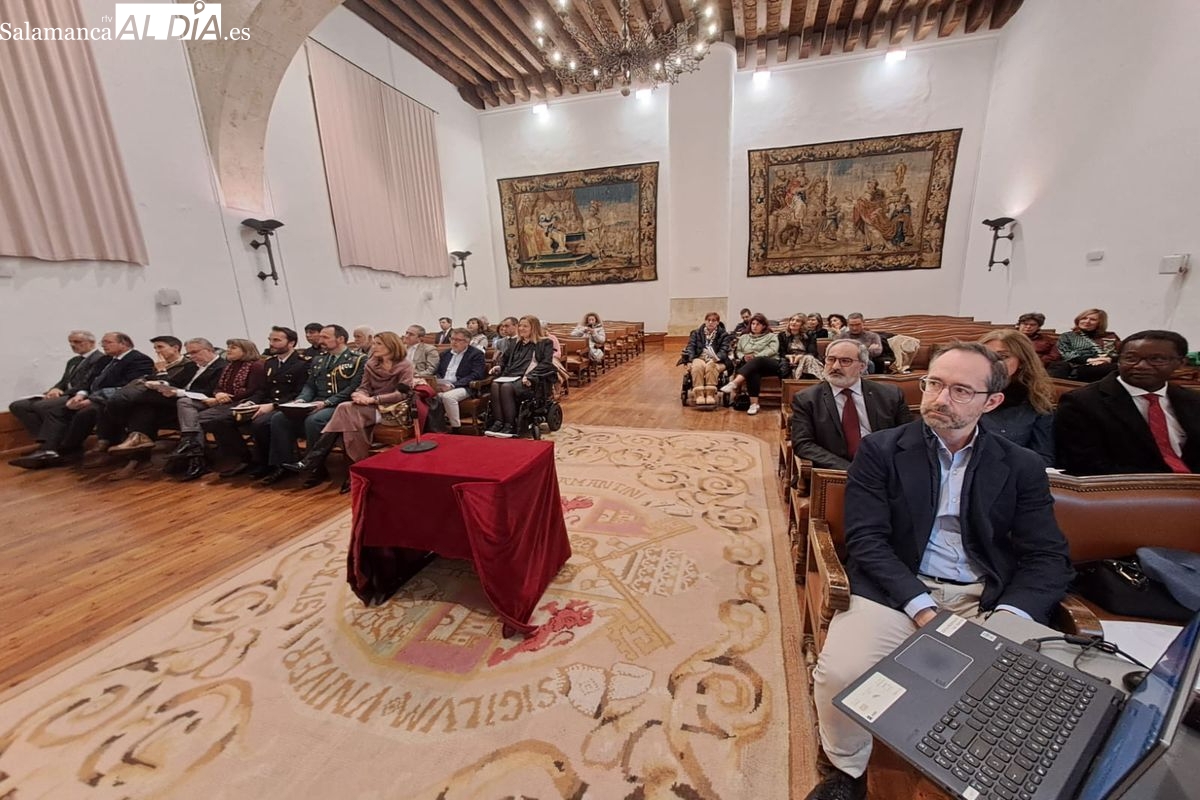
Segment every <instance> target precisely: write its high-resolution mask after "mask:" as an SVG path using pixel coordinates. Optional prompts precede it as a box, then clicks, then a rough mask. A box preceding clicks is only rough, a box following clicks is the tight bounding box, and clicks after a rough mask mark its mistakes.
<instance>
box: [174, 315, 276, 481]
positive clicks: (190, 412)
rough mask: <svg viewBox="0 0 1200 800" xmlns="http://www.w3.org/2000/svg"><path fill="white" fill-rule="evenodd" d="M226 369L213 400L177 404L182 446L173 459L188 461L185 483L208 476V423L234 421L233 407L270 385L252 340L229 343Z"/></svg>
mask: <svg viewBox="0 0 1200 800" xmlns="http://www.w3.org/2000/svg"><path fill="white" fill-rule="evenodd" d="M223 360H224V362H225V368H224V369H222V370H221V372H220V374H219V375H218V376H217V383H216V386H215V387H214V388H213V393H212V397H208V398H206V399H204V400H197V399H195V398H192V397H180V398H179V399H178V400H176V401H175V414H176V416H177V417H178V419H179V433H180V436H179V446H178V447H176V448H175V452H174V453H172V454H171V455H170V458H171V459H179V460H186V461H187V469H185V470H184V473H183V475H182V476H181V478H180V479H181V480H184V481H194V480H195V479H196V478H199V477H200V476H201V475H203V474H205V473H206V472H208V464H207V462H206V461H205V459H204V434H203V433H202V432H201V428H202V426H203V425H204V424H205V423H212V422H215V421H217V420H225V419H232V418H233V407H234V406H236V405H237V404H239V403H241V402H243V401H245V400H247V399H249V398H250V397H253V396H255V395H257V394H259V393H260V392H261V391H262V390H263V387H264V386H265V385H266V382H267V374H266V367H265V366H264V364H263V362H262V360H261V359H260V358H259V354H258V346H257V345H256V344H254V342H252V341H250V340H249V339H228V340H226V342H225V357H224V359H223Z"/></svg>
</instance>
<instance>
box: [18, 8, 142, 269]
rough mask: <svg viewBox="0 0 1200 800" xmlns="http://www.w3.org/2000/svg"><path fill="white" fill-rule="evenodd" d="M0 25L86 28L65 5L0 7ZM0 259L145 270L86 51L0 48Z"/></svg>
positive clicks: (77, 46) (38, 45)
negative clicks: (99, 263) (116, 263)
mask: <svg viewBox="0 0 1200 800" xmlns="http://www.w3.org/2000/svg"><path fill="white" fill-rule="evenodd" d="M0 20H4V21H6V22H9V23H11V24H12V26H13V27H14V28H15V27H17V26H18V25H20V26H22V27H23V26H24V23H25V21H26V20H28V21H29V25H30V27H31V28H63V29H65V28H83V27H91V26H94V23H91V24H86V23H85V22H84V19H83V15H82V14H81V13H80V10H79V6H78V4H77V3H76V2H75V0H0ZM135 49H136V48H135ZM0 255H6V256H19V257H22V258H38V259H42V260H45V261H74V260H94V261H127V262H130V263H133V264H147V263H149V258H148V256H147V254H146V243H145V240H144V239H143V238H142V230H141V227H140V226H139V225H138V219H137V214H136V213H135V211H134V205H133V199H132V197H131V195H130V192H129V184H128V183H127V181H126V179H125V169H124V166H123V164H122V162H121V154H120V152H119V151H118V150H117V144H116V137H115V136H114V134H113V129H112V122H111V120H110V119H109V116H108V107H107V105H106V104H105V102H104V93H103V91H102V90H101V87H100V77H99V75H98V73H97V70H96V64H95V61H94V60H93V58H92V50H91V45H90V44H88V43H87V42H81V41H16V40H10V41H7V42H4V43H3V46H0Z"/></svg>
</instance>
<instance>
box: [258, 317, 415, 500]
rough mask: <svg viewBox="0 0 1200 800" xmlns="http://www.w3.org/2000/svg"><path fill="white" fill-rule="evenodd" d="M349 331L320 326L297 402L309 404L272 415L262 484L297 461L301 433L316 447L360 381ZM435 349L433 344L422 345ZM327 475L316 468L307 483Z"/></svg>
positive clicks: (359, 366) (359, 358) (281, 476)
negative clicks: (297, 410)
mask: <svg viewBox="0 0 1200 800" xmlns="http://www.w3.org/2000/svg"><path fill="white" fill-rule="evenodd" d="M347 338H348V334H347V333H346V329H345V328H343V327H342V326H341V325H326V326H325V327H324V328H322V329H321V349H322V350H323V351H324V352H322V353H321V355H319V356H317V357H316V358H314V359H313V360H312V364H311V365H310V366H309V369H308V380H307V381H306V382H305V384H304V388H303V389H301V390H300V394H299V395H297V396H296V400H295V401H294V402H296V403H306V404H312V405H311V406H310V407H309V408H308V409H307V410H306V411H305V410H304V409H300V413H299V414H296V415H295V416H289V413H287V412H280V413H276V414H272V415H271V422H270V428H269V430H270V433H269V434H268V437H267V438H268V441H267V442H266V444H267V447H268V452H267V464H268V465H269V466H270V470H269V471H268V472H267V474H266V475H265V476H264V477H263V479H262V481H261V483H262V485H264V486H270V485H271V484H274V483H278V482H279V481H281V480H283V479H284V478H285V477H287V475H288V474H289V472H288V471H287V470H285V469H284V468H283V465H284V464H287V463H291V462H294V461H296V439H298V438H299V437H300V435H301V433H303V434H304V438H305V441H306V443H307V446H308V452H310V453H311V452H312V451H313V448H314V447H316V444H317V439H319V438H321V431H322V430H323V429H324V428H325V425H326V424H327V423H328V422H329V420H330V418H331V417H333V411H334V409H335V408H337V407H338V406H339V405H341V404H342V403H345V402H346V401H348V400H349V399H350V395H351V394H353V393H354V391H355V390H356V389H358V385H359V383H361V382H362V377H363V364H364V363H365V362H366V360H367V358H366V356H365V355H363V354H362V353H354V352H351V350H350V348H348V347H347V346H346V339H347ZM425 346H426V347H429V348H430V349H432V350H434V351H435V352H436V348H433V347H432V346H431V345H425ZM326 477H327V476H326V475H325V474H324V471H323V470H318V471H317V472H316V473H314V474H313V475H311V476H309V480H308V481H306V482H305V485H306V486H315V485H317V484H318V483H320V482H321V481H322V480H324V479H325V478H326Z"/></svg>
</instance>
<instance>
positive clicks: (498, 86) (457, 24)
mask: <svg viewBox="0 0 1200 800" xmlns="http://www.w3.org/2000/svg"><path fill="white" fill-rule="evenodd" d="M408 2H409V4H410V5H411V3H412V2H413V0H408ZM416 2H417V3H419V4H420V6H421V8H422V9H423V10H424V11H425V13H427V14H429V15H430V16H431V17H433V18H434V19H435V20H437V21H438V22H439V23H440V24H441V25H443V26H445V28H446V30H448V31H450V32H451V33H452V34H454V36H456V37H457V38H458V41H459V42H461V43H462V44H463V45H465V46H466V47H467V48H468V49H469V50H470V51H471V52H473V53H477V54H478V55H479V57H480V58H482V59H483V60H484V62H485V63H486V64H487V65H488V66H489V67H491V68H492V71H494V72H495V73H496V74H497V75H498V76H499V78H498V79H497V80H495V81H493V82H492V88H493V91H495V92H496V94H497V95H498V96H499V97H501V98H503V99H504V100H506V101H507V102H509V103H512V102H514V101H515V100H521V101H526V100H528V99H529V87H528V86H526V85H525V80H524V77H523V75H522V73H523V71H524V70H523V69H521V68H520V67H517V66H514V64H513V63H510V62H509V60H508V54H507V53H505V52H503V48H501V49H500V50H497V49H495V48H492V47H490V46H489V45H488V44H487V43H486V42H485V41H484V39H483V37H481V36H479V35H477V34H476V33H475V31H474V30H473V29H472V28H471V27H470V26H468V25H466V24H464V23H463V22H462V21H461V20H460V19H459V18H458V17H457V16H456V15H454V14H452V13H451V12H450V11H448V10H447V9H446V6H445V3H443V1H442V0H416ZM516 62H517V63H519V62H520V58H517V59H516Z"/></svg>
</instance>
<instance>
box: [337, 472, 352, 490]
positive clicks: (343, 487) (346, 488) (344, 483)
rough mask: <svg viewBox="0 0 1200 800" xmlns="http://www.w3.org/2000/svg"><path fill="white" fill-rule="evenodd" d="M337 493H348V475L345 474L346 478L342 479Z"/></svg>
mask: <svg viewBox="0 0 1200 800" xmlns="http://www.w3.org/2000/svg"><path fill="white" fill-rule="evenodd" d="M338 494H350V477H349V476H346V480H344V481H342V488H340V489H338Z"/></svg>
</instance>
